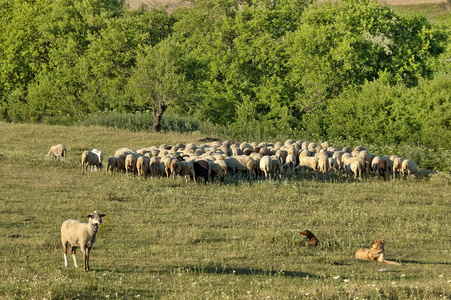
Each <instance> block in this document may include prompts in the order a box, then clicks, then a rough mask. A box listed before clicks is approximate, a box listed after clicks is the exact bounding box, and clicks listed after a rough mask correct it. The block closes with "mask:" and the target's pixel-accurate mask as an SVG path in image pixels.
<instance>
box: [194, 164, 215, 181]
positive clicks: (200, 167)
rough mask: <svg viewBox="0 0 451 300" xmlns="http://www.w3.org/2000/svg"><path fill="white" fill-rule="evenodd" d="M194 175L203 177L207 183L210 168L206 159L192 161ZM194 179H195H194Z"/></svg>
mask: <svg viewBox="0 0 451 300" xmlns="http://www.w3.org/2000/svg"><path fill="white" fill-rule="evenodd" d="M193 167H194V174H195V176H194V177H203V178H204V184H207V181H208V178H210V177H211V169H210V164H209V163H208V161H206V160H203V159H197V160H195V161H193ZM195 181H196V180H195ZM196 182H197V181H196Z"/></svg>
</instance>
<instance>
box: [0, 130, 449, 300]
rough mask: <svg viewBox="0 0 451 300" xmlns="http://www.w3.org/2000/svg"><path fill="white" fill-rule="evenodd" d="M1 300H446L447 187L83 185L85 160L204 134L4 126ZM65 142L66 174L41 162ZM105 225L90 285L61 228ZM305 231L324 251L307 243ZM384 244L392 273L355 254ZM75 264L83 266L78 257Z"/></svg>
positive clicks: (121, 179)
mask: <svg viewBox="0 0 451 300" xmlns="http://www.w3.org/2000/svg"><path fill="white" fill-rule="evenodd" d="M0 131H1V132H2V134H1V136H0V159H1V162H2V163H1V164H0V191H1V192H0V298H1V299H136V298H142V299H152V298H155V299H449V298H450V297H451V268H450V264H451V252H450V249H451V210H450V207H451V206H450V204H451V203H450V202H451V176H450V174H449V173H444V172H437V173H430V174H428V175H424V176H418V177H417V178H414V179H409V180H396V181H391V180H387V181H383V180H381V179H380V178H371V179H367V180H364V181H362V182H358V181H337V182H327V181H317V182H316V181H314V180H307V179H306V180H303V179H300V178H292V179H284V180H281V181H274V182H265V181H252V182H242V181H237V180H232V179H230V178H227V179H226V182H225V184H224V185H222V186H219V185H216V184H208V185H206V186H205V185H203V184H197V185H196V184H194V183H189V184H188V185H186V184H185V181H184V180H183V179H182V178H176V179H170V180H168V179H166V178H149V179H143V178H137V177H136V178H133V177H132V176H127V175H121V174H107V173H106V172H105V171H102V172H92V173H90V172H88V174H86V175H84V176H83V175H82V174H81V163H80V158H81V153H82V151H83V150H90V149H93V148H96V149H99V150H102V151H104V152H105V154H106V156H109V155H113V154H114V151H115V150H116V149H118V148H120V147H123V146H128V147H130V148H135V149H137V148H141V147H144V146H151V145H160V144H163V143H165V144H175V143H177V142H182V143H188V142H194V143H196V144H198V143H200V142H199V140H200V139H202V138H204V137H205V136H202V135H200V134H197V133H183V134H182V133H162V134H154V133H147V132H130V131H126V130H119V129H112V128H108V129H106V128H103V127H99V126H91V127H64V126H47V125H30V124H11V123H4V122H0ZM57 143H64V144H65V145H66V147H67V153H68V158H67V161H66V162H65V163H62V162H60V161H59V160H53V159H49V158H46V157H45V155H46V154H47V151H48V149H49V147H50V146H51V145H53V144H57ZM95 209H97V210H99V211H100V212H102V213H104V214H106V217H105V218H104V220H103V221H104V222H103V224H102V226H101V227H100V229H99V233H98V235H97V242H96V244H95V245H94V247H93V250H92V252H91V261H90V267H91V270H92V271H90V272H83V270H82V268H77V269H76V268H74V267H73V266H72V262H71V261H69V267H68V268H66V267H64V263H63V254H62V249H61V243H60V226H61V223H62V222H63V221H64V220H66V219H69V218H74V219H78V220H81V221H83V222H86V221H87V218H86V215H87V214H88V213H89V212H91V211H93V210H95ZM304 229H309V230H310V231H312V232H314V233H315V235H316V236H317V237H318V238H319V240H320V241H321V242H322V244H321V245H320V246H318V247H311V246H309V245H308V244H307V242H306V240H305V239H304V238H303V237H301V236H300V232H301V231H302V230H304ZM381 238H383V239H385V241H386V243H387V244H386V256H387V258H388V259H391V260H395V261H397V262H400V263H402V266H392V265H386V264H381V263H376V262H366V261H358V260H356V259H355V258H354V254H355V252H356V250H357V249H359V248H368V247H369V243H370V242H371V241H373V240H375V239H381ZM77 259H78V262H79V265H80V264H81V262H82V257H81V254H80V252H79V251H78V252H77Z"/></svg>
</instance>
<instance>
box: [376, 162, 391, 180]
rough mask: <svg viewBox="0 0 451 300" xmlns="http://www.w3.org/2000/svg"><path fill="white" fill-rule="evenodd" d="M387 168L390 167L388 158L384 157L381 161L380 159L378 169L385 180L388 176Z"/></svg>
mask: <svg viewBox="0 0 451 300" xmlns="http://www.w3.org/2000/svg"><path fill="white" fill-rule="evenodd" d="M387 168H388V163H387V161H386V160H383V159H382V160H381V161H379V165H378V167H377V171H378V174H379V176H381V177H382V178H384V181H385V177H386V176H387Z"/></svg>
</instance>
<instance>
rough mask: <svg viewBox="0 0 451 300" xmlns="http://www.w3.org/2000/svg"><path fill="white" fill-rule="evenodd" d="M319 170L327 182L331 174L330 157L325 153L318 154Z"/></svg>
mask: <svg viewBox="0 0 451 300" xmlns="http://www.w3.org/2000/svg"><path fill="white" fill-rule="evenodd" d="M318 154H319V155H318V156H316V157H318V170H319V171H320V172H321V173H322V174H323V180H326V179H327V177H328V173H329V157H328V156H327V154H326V153H325V152H321V153H318Z"/></svg>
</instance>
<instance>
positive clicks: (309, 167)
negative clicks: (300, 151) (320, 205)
mask: <svg viewBox="0 0 451 300" xmlns="http://www.w3.org/2000/svg"><path fill="white" fill-rule="evenodd" d="M318 160H319V159H318V157H314V156H305V157H303V158H302V160H301V161H300V162H299V166H298V167H299V169H302V172H303V177H305V175H306V173H307V171H314V172H315V180H318Z"/></svg>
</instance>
